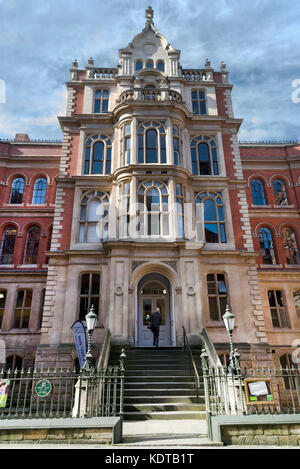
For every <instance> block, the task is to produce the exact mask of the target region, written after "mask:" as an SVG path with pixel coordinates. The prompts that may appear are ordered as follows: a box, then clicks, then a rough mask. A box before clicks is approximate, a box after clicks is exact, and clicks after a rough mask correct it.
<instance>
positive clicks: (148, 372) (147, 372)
mask: <svg viewBox="0 0 300 469" xmlns="http://www.w3.org/2000/svg"><path fill="white" fill-rule="evenodd" d="M131 376H137V377H140V376H144V377H145V376H181V377H187V378H189V379H191V377H192V378H194V374H193V373H191V372H189V371H188V370H185V369H184V368H182V369H172V370H170V369H155V368H154V369H145V368H142V369H140V370H139V369H130V370H128V369H126V371H125V379H127V378H128V377H131Z"/></svg>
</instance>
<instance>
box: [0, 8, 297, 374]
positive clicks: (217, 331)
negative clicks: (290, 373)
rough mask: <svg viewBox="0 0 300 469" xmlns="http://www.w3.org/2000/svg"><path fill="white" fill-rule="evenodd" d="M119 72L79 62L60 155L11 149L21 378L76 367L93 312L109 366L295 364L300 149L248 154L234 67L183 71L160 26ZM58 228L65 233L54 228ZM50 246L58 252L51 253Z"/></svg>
mask: <svg viewBox="0 0 300 469" xmlns="http://www.w3.org/2000/svg"><path fill="white" fill-rule="evenodd" d="M119 56H120V58H119V64H118V66H117V67H116V68H115V69H108V68H100V67H98V66H97V65H95V64H94V61H93V59H92V58H91V59H90V60H89V62H88V65H87V66H86V67H85V68H84V69H79V66H78V63H77V61H76V60H75V61H74V62H73V66H72V69H71V70H70V80H69V81H68V82H67V90H68V102H67V109H66V115H65V116H59V117H58V119H59V123H60V125H61V129H62V133H63V138H62V142H46V141H45V142H38V141H36V142H35V141H30V139H29V138H28V136H26V135H17V136H16V138H15V140H14V141H10V142H4V141H1V142H0V171H1V225H0V229H1V233H0V236H1V253H0V256H1V258H0V259H1V264H0V288H1V292H0V295H1V297H0V300H1V309H0V321H1V329H0V339H2V340H4V342H5V345H6V360H7V362H8V363H9V364H10V365H13V366H14V365H15V364H16V363H17V364H20V363H21V362H22V363H23V365H28V364H32V363H33V362H34V361H35V363H37V364H41V363H42V364H44V365H51V366H55V365H57V364H62V363H63V364H64V365H66V366H72V364H73V363H74V360H75V359H76V352H75V347H74V340H73V336H72V331H71V326H72V324H73V322H74V321H76V320H77V319H84V317H85V315H86V313H87V311H88V310H89V308H90V306H91V305H92V304H93V305H94V307H95V310H96V312H97V314H98V324H97V327H96V331H95V333H94V336H93V341H94V345H95V349H94V352H95V354H97V353H99V350H100V348H101V343H102V341H103V337H104V334H105V331H106V330H107V328H109V330H110V332H111V338H112V342H113V343H124V344H131V345H135V346H142V347H145V346H151V345H152V336H151V331H149V330H148V329H147V315H148V314H149V313H150V312H151V311H152V310H153V309H155V307H156V306H159V307H160V309H161V312H162V317H163V321H162V326H161V337H160V341H161V342H160V343H161V345H163V346H168V347H172V346H178V345H181V344H182V340H183V339H182V337H183V332H182V330H183V329H182V327H183V326H184V328H185V330H186V332H187V334H188V336H189V338H190V341H191V343H194V344H199V333H200V331H201V329H202V328H205V329H206V331H207V333H208V335H209V336H210V338H211V340H212V341H213V343H214V344H215V347H216V350H217V352H218V353H219V354H220V356H223V358H224V359H225V358H226V354H227V353H228V336H227V333H226V330H225V328H224V324H223V321H222V314H224V310H225V306H226V304H229V305H230V308H231V310H232V312H233V313H234V314H235V316H236V327H235V330H234V342H235V344H236V345H237V346H238V347H239V351H240V353H241V355H242V359H243V360H245V361H249V362H252V363H253V362H255V361H259V360H260V361H265V362H266V361H270V360H274V361H275V362H276V363H278V362H279V361H281V363H282V364H284V363H286V362H289V361H290V360H291V354H292V352H293V351H294V350H295V348H296V346H297V344H296V342H295V341H297V339H299V338H300V317H299V311H300V309H299V308H300V283H299V280H300V258H299V254H298V244H299V242H300V240H299V228H300V219H299V208H300V207H299V202H298V199H299V200H300V189H299V181H298V178H299V176H300V145H298V144H296V143H294V144H286V143H276V144H272V143H269V144H263V143H256V144H254V143H249V144H242V143H239V142H238V131H239V128H240V126H241V123H242V120H241V119H239V118H236V117H235V116H234V113H233V107H232V102H231V90H232V85H231V84H230V82H229V80H228V71H227V69H226V65H225V64H224V63H221V66H220V70H214V69H213V68H212V67H211V63H210V62H209V60H206V62H205V64H204V66H203V68H202V69H185V68H183V67H182V66H181V64H180V61H179V59H180V51H178V50H176V49H174V48H173V47H172V46H171V45H170V44H169V43H168V41H167V40H166V38H164V37H163V36H162V35H161V34H160V33H159V32H158V31H157V30H156V29H155V27H154V23H153V11H152V9H151V8H148V9H147V10H146V24H145V28H144V29H143V31H142V32H141V33H140V34H138V35H137V36H135V37H134V38H133V40H132V42H131V43H130V44H128V46H127V47H125V48H124V49H121V50H120V52H119ZM52 227H53V230H52ZM50 238H51V245H50Z"/></svg>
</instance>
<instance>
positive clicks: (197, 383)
mask: <svg viewBox="0 0 300 469" xmlns="http://www.w3.org/2000/svg"><path fill="white" fill-rule="evenodd" d="M182 330H183V349H184V351H186V350H187V352H188V356H189V362H190V371H193V374H194V381H195V388H196V397H197V399H199V391H200V376H199V373H198V369H197V365H196V363H195V360H194V357H193V352H192V349H191V347H190V344H189V341H188V338H187V335H186V332H185V328H184V326H182Z"/></svg>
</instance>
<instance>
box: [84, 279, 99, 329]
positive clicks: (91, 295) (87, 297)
mask: <svg viewBox="0 0 300 469" xmlns="http://www.w3.org/2000/svg"><path fill="white" fill-rule="evenodd" d="M84 282H85V283H86V285H87V289H85V290H84V292H82V290H83V286H84ZM100 285H101V278H100V274H99V273H97V272H89V273H86V274H82V275H81V285H80V294H79V320H81V321H82V320H83V321H84V320H85V316H86V315H87V313H88V312H89V310H90V308H91V306H92V305H94V309H95V313H96V315H97V316H98V321H99V318H100V314H99V313H100Z"/></svg>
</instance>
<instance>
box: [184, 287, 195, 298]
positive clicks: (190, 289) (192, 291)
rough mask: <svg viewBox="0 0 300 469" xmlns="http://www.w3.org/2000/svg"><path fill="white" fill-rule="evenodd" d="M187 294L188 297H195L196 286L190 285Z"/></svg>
mask: <svg viewBox="0 0 300 469" xmlns="http://www.w3.org/2000/svg"><path fill="white" fill-rule="evenodd" d="M186 292H187V294H188V295H190V296H193V295H195V294H196V288H195V287H194V285H188V286H187V287H186Z"/></svg>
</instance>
